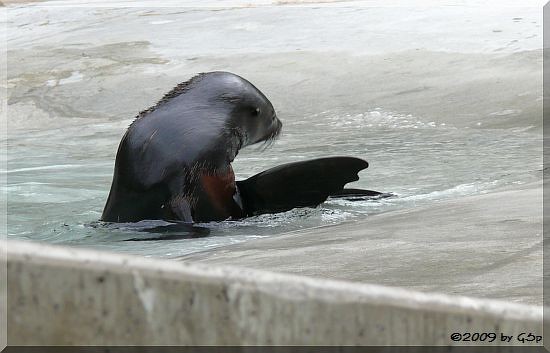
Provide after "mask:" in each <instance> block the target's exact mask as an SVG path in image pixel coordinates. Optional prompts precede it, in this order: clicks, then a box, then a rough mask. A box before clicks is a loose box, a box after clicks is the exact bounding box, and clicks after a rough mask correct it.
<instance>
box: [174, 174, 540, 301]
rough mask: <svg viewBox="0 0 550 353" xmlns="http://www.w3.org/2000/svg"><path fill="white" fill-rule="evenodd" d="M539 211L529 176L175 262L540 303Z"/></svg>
mask: <svg viewBox="0 0 550 353" xmlns="http://www.w3.org/2000/svg"><path fill="white" fill-rule="evenodd" d="M542 217H543V214H542V184H540V183H535V184H529V185H524V186H520V187H518V188H516V189H513V190H504V191H500V192H495V193H490V194H485V195H479V196H472V197H464V198H460V199H455V200H451V201H446V202H440V203H436V204H434V205H431V206H428V207H422V208H412V209H406V210H403V211H396V212H388V213H385V214H380V215H375V216H372V217H369V218H367V219H366V220H365V221H361V222H355V223H348V224H341V225H337V226H329V227H323V228H317V229H313V230H311V231H310V232H304V231H300V232H295V233H288V234H285V235H282V236H278V237H273V238H267V239H259V240H254V241H250V242H246V243H242V244H236V245H231V246H228V247H223V248H219V249H213V250H210V251H205V252H202V253H195V254H191V255H189V256H186V257H184V258H183V260H192V261H202V262H206V263H211V264H224V265H235V266H243V267H250V268H256V269H264V270H271V271H277V272H286V273H294V274H300V275H307V276H315V277H323V278H332V279H343V280H349V281H359V282H367V283H377V284H383V285H390V286H399V287H406V288H409V289H414V290H422V291H432V292H443V293H446V294H458V295H468V296H474V297H485V298H492V299H503V300H509V301H515V302H522V303H527V304H536V305H542V264H543V261H542V260H543V257H542Z"/></svg>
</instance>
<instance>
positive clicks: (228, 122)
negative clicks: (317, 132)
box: [101, 72, 379, 222]
mask: <svg viewBox="0 0 550 353" xmlns="http://www.w3.org/2000/svg"><path fill="white" fill-rule="evenodd" d="M281 128H282V123H281V121H280V120H279V119H278V118H277V115H276V113H275V110H274V108H273V105H272V104H271V102H270V101H269V100H268V99H267V98H266V96H265V95H264V94H263V93H262V92H260V90H258V89H257V88H256V87H255V86H254V85H253V84H252V83H250V82H248V81H247V80H245V79H244V78H242V77H240V76H238V75H235V74H232V73H229V72H208V73H202V74H199V75H197V76H195V77H193V78H191V79H190V80H188V81H186V82H183V83H181V84H179V85H177V86H176V87H175V88H174V89H172V90H171V91H170V92H168V93H167V94H166V95H165V96H164V97H163V98H162V99H161V100H160V101H159V102H158V103H157V104H156V105H154V106H153V107H151V108H149V109H147V110H144V111H142V112H141V113H139V114H138V116H137V117H136V119H135V120H134V121H133V122H132V124H131V125H130V126H129V128H128V130H127V131H126V133H125V134H124V136H123V138H122V140H121V142H120V145H119V147H118V151H117V155H116V161H115V168H114V176H113V182H112V185H111V190H110V193H109V197H108V199H107V203H106V205H105V208H104V210H103V214H102V216H101V220H102V221H106V222H137V221H140V220H146V219H149V220H151V219H164V220H176V221H184V222H207V221H221V220H227V219H239V218H243V217H247V216H251V215H257V214H261V213H274V212H280V211H286V210H289V209H291V208H295V207H306V206H317V205H319V204H320V203H322V202H323V201H325V200H326V199H327V198H328V197H329V196H331V195H338V194H341V193H345V192H344V191H343V190H345V189H344V185H345V184H346V183H348V182H350V181H353V180H357V179H358V176H357V173H358V172H359V171H360V170H362V169H365V168H367V166H368V163H367V162H366V161H364V160H361V159H358V158H353V157H330V158H321V159H317V160H310V161H305V162H297V163H290V164H286V165H282V166H278V167H275V168H272V169H269V170H267V171H264V172H262V173H260V174H257V175H255V176H253V177H251V178H249V179H246V180H243V181H235V174H234V173H233V169H232V167H231V162H233V160H234V159H235V157H236V156H237V154H238V152H239V150H240V149H241V148H243V147H246V146H249V145H252V144H255V143H259V142H268V141H270V140H273V139H274V138H276V137H277V136H278V135H279V133H280V131H281ZM354 190H355V191H354V192H353V193H354V194H357V193H359V194H361V192H367V191H368V190H358V189H354ZM369 193H372V191H369ZM374 193H376V194H379V193H377V192H374Z"/></svg>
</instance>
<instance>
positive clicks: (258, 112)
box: [252, 108, 261, 116]
mask: <svg viewBox="0 0 550 353" xmlns="http://www.w3.org/2000/svg"><path fill="white" fill-rule="evenodd" d="M260 113H261V110H260V108H256V109H254V110H253V111H252V116H258V115H260Z"/></svg>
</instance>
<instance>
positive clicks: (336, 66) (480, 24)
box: [5, 5, 542, 257]
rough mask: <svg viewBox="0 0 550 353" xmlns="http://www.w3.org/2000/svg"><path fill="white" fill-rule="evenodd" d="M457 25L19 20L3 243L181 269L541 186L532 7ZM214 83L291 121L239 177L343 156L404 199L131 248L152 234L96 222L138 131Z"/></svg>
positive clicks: (196, 13)
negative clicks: (180, 260)
mask: <svg viewBox="0 0 550 353" xmlns="http://www.w3.org/2000/svg"><path fill="white" fill-rule="evenodd" d="M334 11H336V12H337V15H338V16H337V17H335V16H336V15H335V12H334ZM390 11H398V12H399V13H400V14H401V15H403V16H400V17H399V18H398V19H393V20H392V21H388V19H390V18H393V17H392V13H390ZM453 11H456V9H449V8H446V7H442V8H437V7H436V8H427V9H415V8H409V9H406V8H405V9H398V10H395V9H393V10H392V9H390V8H386V9H384V8H366V9H365V8H364V9H357V8H354V7H353V6H346V7H339V8H336V9H335V8H324V7H318V8H317V7H316V8H309V7H305V8H292V7H284V6H274V7H265V8H262V7H259V8H246V9H211V8H208V9H193V10H191V9H188V8H184V9H182V10H181V11H175V10H174V9H162V8H158V9H157V8H145V9H139V8H138V9H126V8H119V9H116V10H113V11H108V9H93V11H92V10H91V9H85V10H82V9H76V8H70V7H69V8H55V7H48V6H45V5H32V6H30V5H26V6H22V7H16V8H12V9H10V10H9V15H10V16H9V21H8V22H9V23H8V25H9V30H8V45H9V51H8V64H9V70H8V95H9V100H8V104H9V110H8V114H9V115H8V116H9V130H8V141H7V143H8V170H7V179H8V185H7V186H6V190H5V192H7V195H8V222H9V223H8V231H9V236H11V237H16V238H24V239H32V240H38V241H47V242H52V243H64V244H70V245H79V246H88V247H95V248H103V249H109V250H116V251H123V252H131V253H137V254H142V255H146V256H160V257H177V256H180V255H183V254H187V253H190V252H195V251H200V250H203V249H207V248H211V247H216V246H221V245H226V244H231V243H235V242H241V241H244V240H249V239H254V238H258V237H268V236H275V235H277V234H281V233H283V232H287V231H292V230H299V229H304V228H311V227H317V226H322V225H328V224H338V223H342V222H345V221H353V220H357V219H364V218H365V217H368V216H371V215H374V214H376V213H380V212H385V211H389V210H393V209H398V208H405V207H414V206H417V205H426V204H430V203H431V202H433V201H435V200H441V199H448V198H453V197H459V196H463V195H473V194H479V193H485V192H489V191H491V190H495V189H497V188H500V187H503V186H509V185H514V184H522V183H527V182H531V181H534V180H538V179H540V173H541V172H540V171H541V169H542V157H541V150H542V149H541V148H542V147H541V129H540V124H541V121H540V120H541V95H542V92H541V78H540V74H541V69H540V62H541V58H540V56H541V54H542V52H541V50H540V47H541V45H540V43H539V42H540V38H537V37H538V36H540V34H541V30H540V24H541V19H540V18H539V11H538V9H537V8H512V9H502V10H499V11H496V14H492V15H490V16H489V15H487V14H488V13H489V12H488V10H487V9H482V10H479V9H476V8H470V7H465V8H464V11H463V12H461V15H460V16H455V15H456V12H453ZM493 12H494V11H493ZM313 13H315V16H309V17H308V14H313ZM393 13H394V14H395V12H393ZM407 15H408V17H407ZM281 16H283V17H281ZM451 17H452V18H453V20H452V21H453V22H452V25H453V26H454V27H452V28H446V27H445V26H443V25H444V24H447V23H448V21H447V20H448V19H449V18H451ZM282 18H284V19H285V20H284V21H283V20H282ZM259 19H261V20H259ZM461 21H462V22H463V24H464V26H463V27H462V26H461ZM300 28H302V29H304V30H303V31H302V30H300ZM16 29H17V31H16ZM475 32H481V34H479V33H478V35H477V37H476V38H475V39H472V38H471V34H472V33H475ZM208 38H210V40H207V39H208ZM392 40H393V42H392ZM220 69H222V70H228V71H233V72H236V73H239V74H241V75H242V76H244V77H245V78H248V79H250V80H251V81H252V82H253V83H255V84H256V85H257V86H258V87H259V88H260V89H261V90H262V91H264V93H266V95H267V96H268V97H270V98H271V100H272V102H273V104H274V106H275V108H276V110H277V111H278V115H279V117H280V119H281V120H282V121H283V124H284V128H283V134H282V136H281V137H280V138H279V139H278V140H277V141H276V143H275V144H274V145H273V146H272V147H271V148H269V149H267V150H265V151H263V150H261V149H260V148H254V147H251V148H247V149H244V150H243V151H241V153H240V154H239V157H238V158H237V160H236V161H235V162H234V170H235V172H236V175H237V178H238V179H240V178H246V177H248V176H251V175H253V174H255V173H257V172H260V171H262V170H265V169H267V168H270V167H273V166H275V165H278V164H282V163H286V162H291V161H298V160H304V159H308V158H316V157H321V156H328V155H350V156H356V157H361V158H365V159H366V160H368V161H369V163H370V167H369V168H368V169H367V170H366V171H363V172H362V173H361V174H360V177H361V179H360V181H358V182H356V183H354V186H356V187H361V188H368V189H373V190H379V191H385V192H392V193H394V194H396V197H393V198H389V199H382V200H371V201H356V202H351V201H345V200H330V201H328V202H326V203H325V204H323V205H322V206H321V207H318V208H315V209H298V210H292V211H288V212H285V213H280V214H275V215H262V216H259V217H252V218H249V219H246V220H243V221H238V222H221V223H210V224H203V225H199V226H200V227H203V228H207V229H209V231H210V235H209V236H208V237H203V238H195V239H176V240H165V241H139V242H138V241H125V240H128V239H132V238H143V237H147V236H151V234H150V233H143V232H138V231H137V230H136V229H142V228H143V225H141V224H140V225H126V226H122V227H118V228H116V229H113V228H109V227H104V226H101V225H100V224H98V223H97V220H98V218H99V217H100V215H101V211H102V208H103V205H104V203H105V200H106V197H107V194H108V191H109V187H110V183H111V178H112V172H113V163H114V156H115V152H116V148H117V146H118V142H119V140H120V138H121V136H122V134H123V133H124V131H125V129H126V127H127V126H128V124H129V123H130V122H131V120H132V118H133V116H134V115H135V114H136V113H137V112H138V111H140V110H142V109H144V108H146V107H147V106H149V105H152V104H153V103H154V102H155V100H156V99H158V98H159V97H160V96H161V95H162V93H164V92H165V91H167V90H169V89H170V88H171V87H172V86H173V85H174V84H175V83H177V82H179V81H182V80H186V79H188V78H189V77H190V76H191V75H192V74H193V73H196V72H200V71H208V70H220ZM338 231H339V232H344V233H345V226H344V227H340V228H338Z"/></svg>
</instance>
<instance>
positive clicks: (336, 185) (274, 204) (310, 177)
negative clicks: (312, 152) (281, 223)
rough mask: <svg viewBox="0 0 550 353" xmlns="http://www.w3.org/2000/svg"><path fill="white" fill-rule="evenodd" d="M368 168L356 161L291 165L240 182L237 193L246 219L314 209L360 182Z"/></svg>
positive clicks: (342, 159)
mask: <svg viewBox="0 0 550 353" xmlns="http://www.w3.org/2000/svg"><path fill="white" fill-rule="evenodd" d="M368 166H369V164H368V163H367V162H366V161H364V160H362V159H359V158H353V157H329V158H319V159H313V160H309V161H304V162H295V163H288V164H283V165H280V166H277V167H275V168H271V169H268V170H266V171H264V172H261V173H259V174H256V175H254V176H252V177H250V178H248V179H246V180H241V181H237V189H238V193H239V195H240V199H241V201H242V206H243V210H244V212H245V214H246V215H247V216H251V215H258V214H262V213H276V212H284V211H288V210H290V209H292V208H296V207H315V206H318V205H319V204H321V203H322V202H324V201H325V200H326V199H327V198H328V197H329V196H331V195H340V194H342V193H344V194H345V193H346V192H347V191H346V190H345V189H344V185H346V184H347V183H349V182H352V181H356V180H359V177H358V176H357V173H359V172H360V171H361V170H363V169H365V168H367V167H368ZM349 190H355V191H356V192H363V193H364V192H369V193H376V194H379V193H377V192H376V191H368V190H360V189H349ZM348 195H349V194H348ZM373 196H374V195H373Z"/></svg>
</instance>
